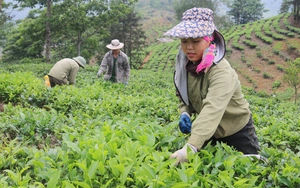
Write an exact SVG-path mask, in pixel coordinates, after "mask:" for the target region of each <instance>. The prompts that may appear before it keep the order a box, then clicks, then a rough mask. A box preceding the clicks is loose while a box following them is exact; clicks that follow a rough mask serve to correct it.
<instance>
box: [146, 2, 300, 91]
mask: <svg viewBox="0 0 300 188" xmlns="http://www.w3.org/2000/svg"><path fill="white" fill-rule="evenodd" d="M166 7H167V6H166ZM147 11H148V13H149V12H152V13H151V14H150V13H149V18H150V19H147V18H145V20H144V22H145V24H144V25H145V27H146V28H147V29H146V31H148V35H147V36H148V37H149V38H148V40H150V41H152V42H151V43H152V44H151V46H150V47H149V48H148V56H147V57H146V58H145V59H144V64H143V65H142V68H144V69H152V70H154V71H162V70H164V71H166V70H170V71H173V70H174V63H175V60H174V58H175V55H176V53H177V50H178V47H179V41H178V40H177V41H172V40H163V39H164V38H162V37H163V33H164V32H165V31H167V30H168V29H169V28H171V27H172V26H173V25H175V24H176V21H175V20H174V19H171V18H172V16H173V17H174V14H173V13H172V11H171V10H169V9H168V10H161V9H159V8H158V9H157V10H156V11H154V10H153V9H150V8H147ZM166 12H168V13H169V14H167V15H166ZM148 13H147V14H148ZM158 13H160V16H154V15H158ZM152 16H153V17H152ZM299 30H300V28H299V26H297V25H295V24H294V23H293V19H292V16H291V14H290V13H287V14H280V15H277V16H273V17H270V18H268V19H264V20H260V21H257V22H253V23H249V24H244V25H239V26H233V27H232V28H231V29H228V30H226V31H221V32H222V33H223V35H224V37H225V39H226V42H227V54H226V56H225V58H226V59H227V60H229V62H230V63H231V65H232V66H233V67H234V68H235V69H236V71H237V73H238V74H239V77H240V80H241V82H242V85H243V86H246V87H250V88H253V89H254V90H256V91H263V92H266V93H269V94H271V93H276V92H281V91H285V90H286V89H287V88H289V86H288V85H287V84H286V83H284V82H283V75H284V67H285V64H286V62H287V61H290V60H295V59H296V58H297V57H299V56H300V51H299V49H300V46H299V45H300V39H299V37H300V32H299Z"/></svg>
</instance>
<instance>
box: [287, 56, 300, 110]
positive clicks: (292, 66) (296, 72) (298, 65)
mask: <svg viewBox="0 0 300 188" xmlns="http://www.w3.org/2000/svg"><path fill="white" fill-rule="evenodd" d="M287 65H288V67H287V68H286V69H285V75H284V81H286V82H287V83H288V84H289V85H290V86H291V87H293V89H294V91H295V104H296V101H297V97H298V89H299V87H300V58H297V59H296V60H295V61H294V62H288V63H287Z"/></svg>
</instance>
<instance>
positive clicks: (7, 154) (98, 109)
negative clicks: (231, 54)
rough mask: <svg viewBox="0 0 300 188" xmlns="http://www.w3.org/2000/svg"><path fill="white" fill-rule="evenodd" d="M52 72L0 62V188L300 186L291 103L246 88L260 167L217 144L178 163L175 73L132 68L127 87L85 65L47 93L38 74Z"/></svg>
mask: <svg viewBox="0 0 300 188" xmlns="http://www.w3.org/2000/svg"><path fill="white" fill-rule="evenodd" d="M27 67H30V68H31V69H30V70H27V69H26V68H27ZM50 67H51V65H46V66H41V64H26V66H25V65H24V66H18V65H10V64H1V67H0V78H1V80H4V82H1V84H2V86H1V84H0V96H1V99H0V103H4V111H3V112H0V135H1V138H2V139H1V142H0V148H1V149H0V187H45V185H46V184H47V186H49V187H77V186H81V187H101V186H103V187H118V186H119V187H150V186H151V187H241V188H242V187H245V186H246V187H298V186H299V185H300V182H299V180H300V174H299V170H298V169H299V168H300V160H299V156H298V153H299V151H300V148H299V144H300V143H299V140H300V139H299V138H300V135H299V134H298V133H299V131H300V130H299V126H298V125H299V123H300V122H299V118H298V116H299V114H298V106H296V105H293V104H291V103H290V102H284V101H282V100H281V99H280V98H279V97H277V96H275V97H270V96H269V95H268V94H266V93H256V92H255V91H254V90H253V88H249V89H244V93H245V96H246V98H247V100H248V101H249V103H250V104H251V105H250V107H251V110H252V114H253V120H254V124H255V126H256V130H257V135H258V139H259V142H260V144H261V154H262V155H264V156H266V157H268V160H269V162H268V163H267V164H265V163H263V162H261V161H257V160H255V159H252V158H248V157H244V156H243V155H241V153H239V152H237V151H235V150H233V149H232V148H230V147H228V146H227V145H226V144H221V143H218V144H217V145H216V146H211V145H210V144H208V145H207V146H206V147H205V148H204V149H202V150H201V151H200V152H199V153H198V154H197V155H194V154H191V153H189V163H183V164H181V165H179V166H178V167H175V166H174V164H173V162H174V160H168V158H169V156H170V154H171V152H173V151H175V150H177V149H179V148H181V147H182V145H183V144H184V143H185V141H186V139H187V137H186V135H183V134H181V133H180V131H179V129H178V112H177V105H178V102H179V101H178V99H177V97H176V96H175V89H174V85H173V72H171V71H170V72H166V71H165V72H163V73H162V72H153V71H151V70H139V71H138V70H132V74H131V77H130V81H129V85H127V86H124V85H123V84H112V83H110V82H103V80H102V79H99V78H97V77H96V76H94V75H95V73H96V72H97V67H96V66H94V67H93V66H87V67H86V69H84V71H80V72H79V73H78V78H77V80H78V83H77V85H75V86H61V87H59V86H58V87H55V88H52V89H47V88H46V87H45V86H44V82H43V77H42V74H41V73H42V72H43V71H44V69H45V68H47V69H48V68H50ZM33 68H34V70H32V69H33ZM21 69H23V71H21ZM14 70H15V71H14ZM31 70H32V72H31ZM8 78H9V79H8ZM141 91H142V92H141ZM32 94H34V96H33V95H32ZM30 97H31V98H30ZM33 101H36V102H33ZM37 101H43V103H38V102H37Z"/></svg>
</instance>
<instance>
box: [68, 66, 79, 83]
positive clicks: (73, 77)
mask: <svg viewBox="0 0 300 188" xmlns="http://www.w3.org/2000/svg"><path fill="white" fill-rule="evenodd" d="M78 70H79V66H72V68H71V71H70V75H69V84H75V83H76V75H77V73H78Z"/></svg>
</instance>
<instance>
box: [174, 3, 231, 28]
mask: <svg viewBox="0 0 300 188" xmlns="http://www.w3.org/2000/svg"><path fill="white" fill-rule="evenodd" d="M225 2H227V0H214V1H212V0H201V1H199V0H189V1H186V0H174V2H173V4H174V10H175V15H176V19H177V20H180V19H181V17H182V14H183V12H185V11H186V10H188V9H190V8H193V7H204V8H209V9H211V10H212V11H213V12H214V23H215V24H216V26H217V27H218V29H219V30H221V29H224V28H226V27H229V26H232V21H231V20H230V18H229V17H228V16H227V15H224V14H222V13H223V12H224V11H223V8H224V6H225Z"/></svg>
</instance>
